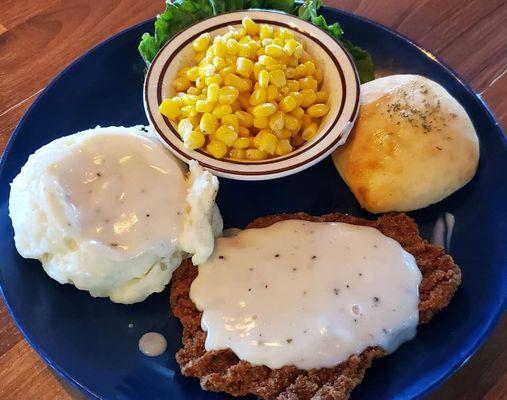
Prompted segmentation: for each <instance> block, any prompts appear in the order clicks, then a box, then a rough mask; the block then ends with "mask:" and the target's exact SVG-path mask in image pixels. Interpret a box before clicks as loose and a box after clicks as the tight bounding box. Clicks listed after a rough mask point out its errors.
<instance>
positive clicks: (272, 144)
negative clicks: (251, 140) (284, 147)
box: [257, 133, 278, 155]
mask: <svg viewBox="0 0 507 400" xmlns="http://www.w3.org/2000/svg"><path fill="white" fill-rule="evenodd" d="M277 142H278V139H277V138H276V136H275V135H274V134H272V133H266V134H264V135H262V137H261V138H260V140H259V145H258V146H257V147H258V148H259V150H262V151H263V152H265V153H267V154H270V155H273V154H275V151H276V144H277Z"/></svg>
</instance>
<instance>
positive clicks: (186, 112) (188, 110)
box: [180, 106, 197, 118]
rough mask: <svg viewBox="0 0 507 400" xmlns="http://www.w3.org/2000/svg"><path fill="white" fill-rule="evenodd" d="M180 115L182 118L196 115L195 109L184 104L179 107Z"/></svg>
mask: <svg viewBox="0 0 507 400" xmlns="http://www.w3.org/2000/svg"><path fill="white" fill-rule="evenodd" d="M180 112H181V116H182V117H183V118H189V117H194V116H196V115H197V110H196V109H195V107H194V106H185V107H181V108H180Z"/></svg>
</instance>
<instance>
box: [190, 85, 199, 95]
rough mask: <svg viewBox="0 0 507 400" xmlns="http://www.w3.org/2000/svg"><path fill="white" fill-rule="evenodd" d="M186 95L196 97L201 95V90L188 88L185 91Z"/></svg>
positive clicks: (192, 87) (193, 87)
mask: <svg viewBox="0 0 507 400" xmlns="http://www.w3.org/2000/svg"><path fill="white" fill-rule="evenodd" d="M187 93H188V94H192V95H195V96H198V95H200V94H201V89H198V88H196V87H195V86H190V87H189V88H188V89H187Z"/></svg>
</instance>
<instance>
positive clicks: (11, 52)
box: [0, 0, 507, 400]
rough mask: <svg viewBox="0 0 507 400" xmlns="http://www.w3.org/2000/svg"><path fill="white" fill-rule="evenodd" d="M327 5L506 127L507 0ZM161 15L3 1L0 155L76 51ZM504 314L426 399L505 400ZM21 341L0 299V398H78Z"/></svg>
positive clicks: (98, 4) (133, 5)
mask: <svg viewBox="0 0 507 400" xmlns="http://www.w3.org/2000/svg"><path fill="white" fill-rule="evenodd" d="M326 3H327V4H330V5H333V6H335V7H339V8H342V9H346V10H348V11H352V12H354V13H357V14H359V15H362V16H365V17H368V18H371V19H374V20H376V21H378V22H380V23H382V24H385V25H387V26H389V27H392V28H394V29H396V30H398V31H399V32H401V33H402V34H404V35H406V36H408V37H409V38H411V39H413V40H415V41H416V42H417V43H419V44H420V45H421V46H422V47H424V48H426V49H428V50H430V51H431V52H432V53H434V54H435V55H437V56H438V57H439V58H440V59H442V60H443V61H444V62H446V63H447V64H449V65H450V66H451V67H453V68H454V69H455V70H456V71H457V72H458V73H459V74H460V75H461V76H462V77H463V78H464V79H465V80H466V81H468V82H469V83H470V84H471V85H472V87H473V88H474V89H475V90H476V92H477V93H480V94H481V95H482V97H483V98H484V100H485V101H486V102H487V104H488V106H489V107H490V108H491V110H492V111H493V113H494V114H495V115H496V117H497V119H498V121H499V123H500V126H502V127H503V128H504V131H505V128H506V127H507V96H506V93H507V24H506V23H505V21H507V2H506V1H505V0H482V1H481V0H468V1H462V0H446V1H441V0H401V1H400V0H377V1H371V0H343V1H337V0H335V1H327V2H326ZM162 9H163V1H162V0H101V1H92V0H65V1H63V0H23V1H19V0H2V1H1V2H0V152H1V151H3V149H4V147H5V144H6V142H7V140H8V138H9V136H10V135H11V133H12V131H13V129H14V128H15V126H16V124H17V123H18V121H19V119H20V118H21V116H22V115H23V113H24V112H25V111H26V110H27V108H28V107H29V106H30V104H31V103H32V102H33V101H34V99H35V98H36V97H37V95H38V94H39V93H40V92H41V91H42V90H43V89H44V87H45V86H46V85H47V84H48V82H49V81H50V80H51V79H52V78H53V77H54V76H55V75H56V74H57V73H58V72H59V71H61V70H62V69H63V68H64V67H65V66H67V65H68V64H69V63H71V62H72V60H74V59H75V58H76V57H78V56H79V55H80V54H82V53H83V52H85V51H86V50H88V49H89V48H91V47H93V46H94V45H96V44H98V43H99V42H101V41H102V40H104V39H106V38H107V37H109V36H110V35H112V34H114V33H116V32H119V31H121V30H122V29H125V28H127V27H129V26H131V25H133V24H135V23H137V22H140V21H143V20H146V19H148V18H151V17H152V16H154V15H155V14H157V12H160V11H161V10H162ZM506 343H507V317H504V318H503V319H502V321H501V322H500V323H499V325H498V327H497V328H496V329H495V331H494V332H493V334H492V335H491V337H490V338H489V339H488V341H487V343H486V344H485V345H484V346H483V347H482V348H481V349H480V350H479V351H478V352H477V354H476V355H474V356H473V357H472V359H471V360H470V361H469V362H468V363H467V364H466V365H465V366H464V367H463V368H462V369H461V370H460V371H459V372H458V373H457V374H455V375H454V376H453V377H452V378H451V379H449V380H448V381H447V382H446V383H445V384H444V385H443V386H442V387H441V388H439V389H438V390H437V391H436V392H435V393H434V394H432V395H430V396H429V397H428V399H431V400H440V399H446V400H447V399H449V400H458V399H460V400H461V399H464V400H475V399H487V400H499V399H506V398H507V348H506V346H505V344H506ZM81 398H83V396H82V395H81V394H79V393H77V392H76V391H75V390H74V389H72V388H70V387H69V386H68V385H67V384H66V383H63V382H62V381H61V380H60V378H57V377H56V375H54V374H53V373H52V372H51V370H50V369H49V367H47V366H46V365H45V364H44V363H43V362H42V360H41V359H40V358H39V357H38V356H37V354H36V353H35V352H34V351H33V350H32V349H31V348H30V346H29V345H28V343H27V342H26V341H25V340H24V339H23V338H22V336H21V334H20V333H19V331H18V330H17V328H16V327H15V326H14V325H13V322H12V320H11V318H10V316H9V314H8V313H7V310H6V308H5V306H4V304H3V302H2V301H0V399H4V400H11V399H12V400H14V399H65V400H66V399H81Z"/></svg>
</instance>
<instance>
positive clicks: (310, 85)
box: [299, 76, 318, 91]
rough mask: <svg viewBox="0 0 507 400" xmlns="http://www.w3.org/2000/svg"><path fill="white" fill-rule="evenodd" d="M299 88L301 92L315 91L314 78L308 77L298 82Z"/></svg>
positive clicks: (316, 85)
mask: <svg viewBox="0 0 507 400" xmlns="http://www.w3.org/2000/svg"><path fill="white" fill-rule="evenodd" d="M299 87H300V88H301V90H305V89H311V90H314V91H317V87H318V84H317V81H316V80H315V78H314V77H312V76H308V77H306V78H302V79H300V80H299Z"/></svg>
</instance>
